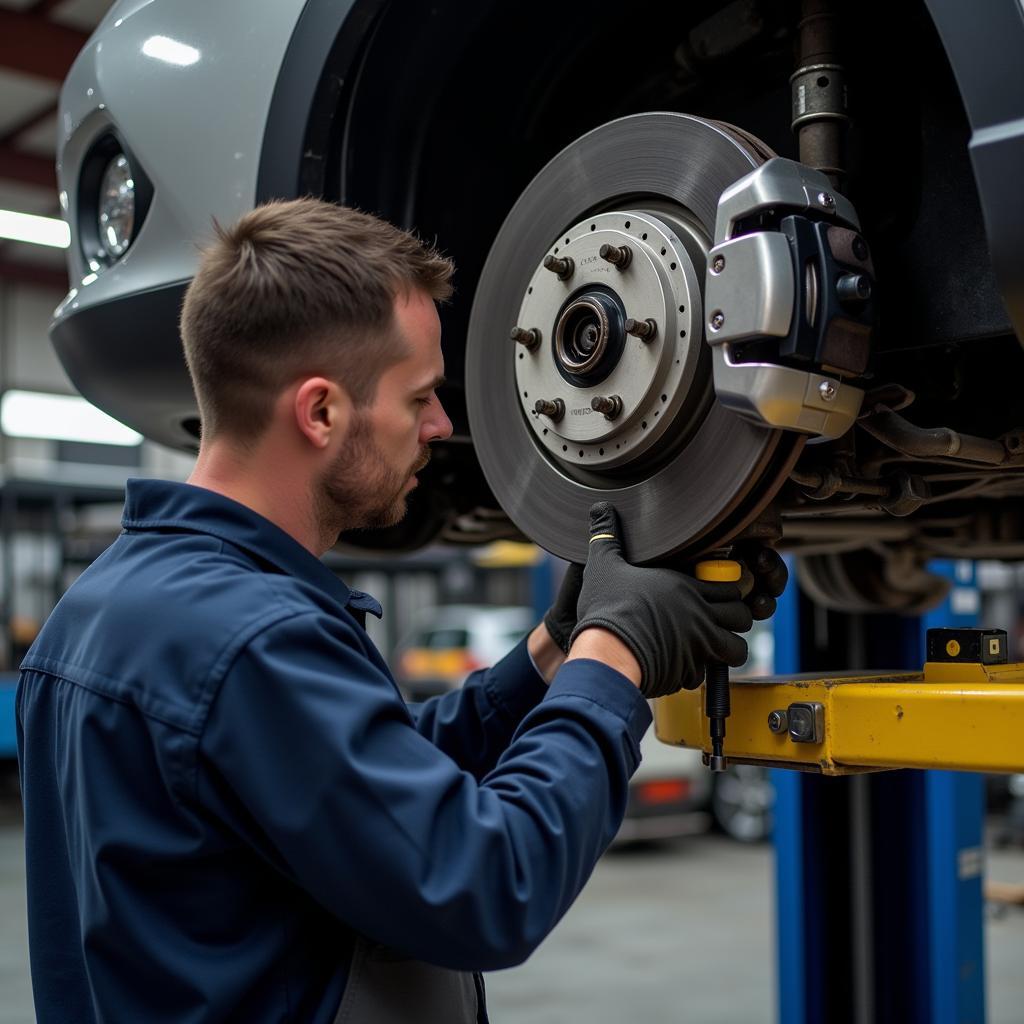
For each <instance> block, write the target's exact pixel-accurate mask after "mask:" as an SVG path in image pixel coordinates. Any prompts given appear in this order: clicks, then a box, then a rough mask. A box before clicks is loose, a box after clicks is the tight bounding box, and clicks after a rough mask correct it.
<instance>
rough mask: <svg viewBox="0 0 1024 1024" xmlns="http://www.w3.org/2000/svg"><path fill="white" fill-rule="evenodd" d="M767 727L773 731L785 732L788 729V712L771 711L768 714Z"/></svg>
mask: <svg viewBox="0 0 1024 1024" xmlns="http://www.w3.org/2000/svg"><path fill="white" fill-rule="evenodd" d="M768 728H769V729H770V730H771V731H772V732H774V733H781V732H786V731H787V730H788V729H789V714H788V713H787V712H785V711H773V712H771V714H769V715H768Z"/></svg>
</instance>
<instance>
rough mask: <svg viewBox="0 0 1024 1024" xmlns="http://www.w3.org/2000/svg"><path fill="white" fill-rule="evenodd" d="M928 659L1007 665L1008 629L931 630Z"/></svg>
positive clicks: (929, 631) (929, 632)
mask: <svg viewBox="0 0 1024 1024" xmlns="http://www.w3.org/2000/svg"><path fill="white" fill-rule="evenodd" d="M927 646H928V660H929V661H945V662H969V663H971V664H973V665H978V664H981V665H1005V664H1006V662H1007V660H1008V656H1007V649H1006V630H1005V629H929V630H928V643H927Z"/></svg>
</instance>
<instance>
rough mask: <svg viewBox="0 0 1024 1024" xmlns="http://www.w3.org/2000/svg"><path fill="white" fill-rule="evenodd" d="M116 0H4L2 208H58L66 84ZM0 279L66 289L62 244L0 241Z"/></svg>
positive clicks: (0, 28) (46, 211) (0, 24)
mask: <svg viewBox="0 0 1024 1024" xmlns="http://www.w3.org/2000/svg"><path fill="white" fill-rule="evenodd" d="M112 4H113V0H0V209H5V210H16V211H18V212H20V213H37V214H43V215H45V216H49V217H56V216H59V206H58V202H57V186H56V176H55V173H54V160H55V151H56V138H57V100H58V97H59V95H60V85H61V82H62V81H63V79H64V76H65V75H66V74H67V72H68V69H69V68H70V67H71V64H72V62H73V61H74V59H75V56H76V55H77V54H78V51H79V50H81V48H82V47H83V46H84V45H85V41H86V40H87V39H88V37H89V35H90V34H91V32H92V30H93V29H94V28H95V27H96V26H97V25H98V24H99V23H100V21H101V19H102V18H103V16H104V15H105V14H106V13H107V10H108V9H109V8H110V7H111V6H112ZM0 280H14V281H25V282H27V283H30V284H38V285H42V286H47V287H54V288H59V289H64V288H65V287H66V281H67V278H66V274H65V271H64V253H63V252H61V251H60V250H59V249H49V248H46V247H44V246H38V245H27V244H23V243H19V242H0Z"/></svg>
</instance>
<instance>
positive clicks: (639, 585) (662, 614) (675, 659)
mask: <svg viewBox="0 0 1024 1024" xmlns="http://www.w3.org/2000/svg"><path fill="white" fill-rule="evenodd" d="M621 537H622V530H621V527H620V525H619V517H618V513H617V512H616V511H615V509H614V508H613V507H612V505H610V504H609V503H608V502H606V501H601V502H598V503H597V504H596V505H594V506H593V507H592V508H591V510H590V548H589V552H588V557H587V565H586V568H585V569H584V570H583V588H582V590H581V591H580V599H579V621H578V622H577V624H576V628H575V629H574V630H573V634H572V639H573V640H575V639H576V637H577V636H579V634H580V633H582V632H583V630H585V629H589V628H591V627H594V626H597V627H600V628H601V629H607V630H608V631H609V632H610V633H614V634H615V635H616V636H617V637H618V638H619V639H620V640H621V641H622V642H623V643H624V644H625V645H626V646H627V647H628V648H629V649H630V650H631V651H632V652H633V656H634V657H635V658H636V660H637V661H638V662H639V664H640V671H641V679H640V692H641V693H643V695H644V696H645V697H664V696H666V695H668V694H670V693H675V692H676V691H677V690H679V689H686V690H693V689H696V688H697V687H698V686H700V684H701V683H702V682H703V681H704V667H705V665H706V664H707V663H708V662H709V661H724V662H725V663H726V664H727V665H742V664H743V662H744V661H745V660H746V658H747V644H746V641H745V640H743V639H742V637H738V636H736V635H735V634H736V633H737V632H745V631H746V630H748V629H750V627H751V624H752V621H753V620H752V618H751V614H750V609H749V608H748V607H747V606H746V605H745V604H744V603H743V601H742V600H741V599H740V591H739V587H738V586H737V585H736V584H735V583H706V582H703V581H701V580H696V579H694V578H693V577H692V576H687V575H685V574H684V573H681V572H677V571H676V570H675V569H661V568H646V567H642V566H636V565H630V564H629V562H627V561H626V560H625V559H624V558H623V557H622V540H621Z"/></svg>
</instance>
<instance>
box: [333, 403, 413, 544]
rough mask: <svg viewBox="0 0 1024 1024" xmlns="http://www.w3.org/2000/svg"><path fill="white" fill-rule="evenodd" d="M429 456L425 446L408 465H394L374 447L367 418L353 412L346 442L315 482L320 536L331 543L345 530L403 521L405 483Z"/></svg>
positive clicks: (368, 528)
mask: <svg viewBox="0 0 1024 1024" xmlns="http://www.w3.org/2000/svg"><path fill="white" fill-rule="evenodd" d="M429 461H430V449H429V448H428V447H426V446H425V445H424V447H423V448H422V449H421V451H420V453H419V455H418V456H417V457H416V459H415V461H414V462H413V464H412V465H411V466H409V467H408V468H407V469H405V470H396V469H395V468H394V467H393V466H392V465H390V464H389V463H388V461H387V459H386V458H385V456H384V453H383V452H382V451H381V450H380V448H379V447H378V446H377V444H376V442H375V441H374V437H373V429H372V427H371V426H370V422H369V419H368V417H366V416H360V415H357V416H356V418H355V419H354V420H353V423H352V426H351V428H350V429H349V433H348V437H347V438H346V439H345V446H344V448H342V450H341V451H340V452H339V453H338V457H337V458H336V459H335V460H334V462H333V463H332V464H331V466H330V467H329V469H328V470H327V472H326V473H325V474H324V476H323V477H322V478H321V479H320V481H319V483H318V484H317V486H316V493H315V514H316V517H317V525H318V527H319V529H320V533H321V535H322V536H323V537H324V538H326V539H327V540H328V546H333V544H334V543H335V542H336V540H337V538H338V536H339V534H341V533H343V532H344V531H346V530H376V529H383V528H385V527H388V526H394V525H396V524H397V523H399V522H401V521H402V519H403V518H404V517H405V514H406V511H407V504H406V498H407V494H406V490H405V487H406V484H407V483H408V482H409V478H410V477H411V476H412V475H413V474H415V473H418V472H419V471H420V470H421V469H423V467H424V466H426V464H427V463H428V462H429Z"/></svg>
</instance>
